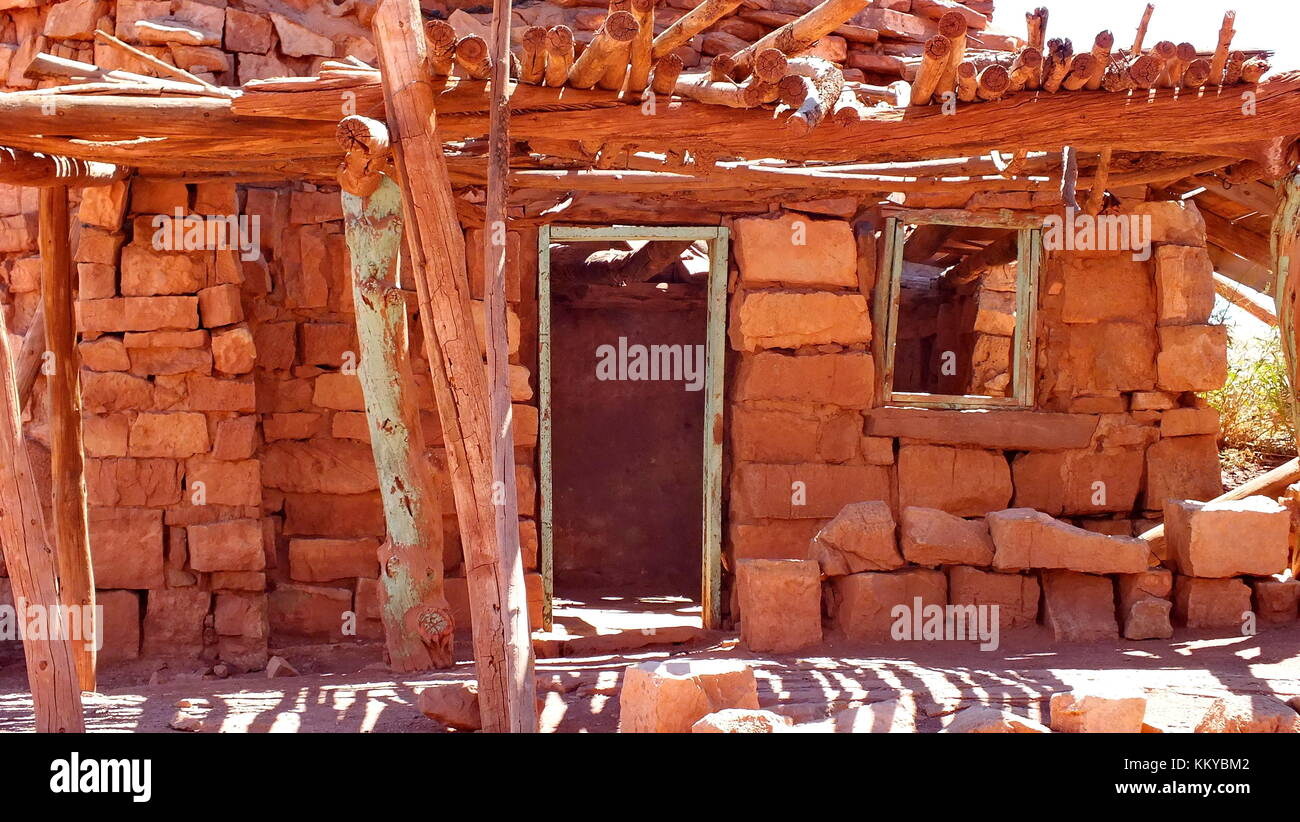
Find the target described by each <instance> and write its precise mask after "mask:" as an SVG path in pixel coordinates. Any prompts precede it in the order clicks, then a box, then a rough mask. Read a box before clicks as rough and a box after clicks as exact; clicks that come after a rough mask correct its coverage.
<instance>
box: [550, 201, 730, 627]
mask: <svg viewBox="0 0 1300 822" xmlns="http://www.w3.org/2000/svg"><path fill="white" fill-rule="evenodd" d="M730 238H731V231H730V229H728V228H726V227H724V226H643V225H614V226H608V227H593V226H563V225H543V226H540V227H539V229H538V232H537V318H538V347H539V352H538V363H537V371H538V375H537V383H538V404H539V406H540V407H539V412H540V414H539V416H540V418H541V421H540V428H539V432H538V433H539V438H538V461H539V466H540V472H539V473H540V476H539V477H538V481H537V489H538V492H539V493H540V495H541V510H540V518H539V522H538V542H539V546H538V552H539V554H540V556H539V557H538V563H539V564H540V566H541V572H542V589H543V594H544V600H543V607H542V614H543V618H542V624H543V628H544V629H545V630H550V628H551V625H552V619H553V610H552V600H553V598H554V595H555V557H554V541H553V537H554V533H553V527H554V518H553V515H554V512H553V509H552V503H553V498H552V494H551V490H552V477H553V473H552V463H551V242H552V241H568V242H581V241H584V240H586V241H592V240H646V241H651V242H653V241H657V240H703V241H704V242H705V243H706V244H707V245H708V249H709V284H708V298H707V310H708V331H707V334H708V337H707V342H706V344H705V366H704V389H705V396H704V466H703V468H704V522H703V523H702V527H703V540H702V551H701V553H702V556H701V574H700V589H701V590H700V605H701V612H702V618H703V624H704V627H705V628H708V629H716V628H720V627H721V626H722V449H723V436H722V426H723V423H722V413H723V412H722V409H723V375H724V372H725V367H726V337H727V255H728V251H729V246H730Z"/></svg>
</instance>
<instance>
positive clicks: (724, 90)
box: [673, 72, 778, 108]
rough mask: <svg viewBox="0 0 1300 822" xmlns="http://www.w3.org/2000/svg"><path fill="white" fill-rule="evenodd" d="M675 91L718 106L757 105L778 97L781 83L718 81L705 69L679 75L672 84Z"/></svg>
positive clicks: (682, 95) (745, 106) (750, 106)
mask: <svg viewBox="0 0 1300 822" xmlns="http://www.w3.org/2000/svg"><path fill="white" fill-rule="evenodd" d="M673 93H674V94H676V95H678V96H680V97H690V98H691V99H692V100H699V101H700V102H702V103H709V104H711V105H716V106H727V107H728V108H754V107H755V106H761V105H762V104H764V103H770V102H772V101H773V100H775V99H776V97H777V94H778V84H776V83H757V82H754V81H753V80H752V79H751V80H746V81H745V82H743V83H733V82H731V81H730V80H724V81H722V82H718V81H716V80H714V79H713V78H712V77H711V76H710V75H709V74H708V73H707V72H705V73H702V74H683V75H681V76H679V77H678V78H677V83H676V84H675V85H674V86H673Z"/></svg>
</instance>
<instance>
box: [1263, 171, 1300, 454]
mask: <svg viewBox="0 0 1300 822" xmlns="http://www.w3.org/2000/svg"><path fill="white" fill-rule="evenodd" d="M1277 194H1278V196H1277V211H1276V212H1275V213H1274V215H1273V230H1272V232H1271V234H1270V244H1271V246H1272V251H1273V272H1274V277H1275V280H1274V285H1273V299H1274V301H1275V303H1276V307H1277V327H1278V330H1279V332H1280V334H1279V336H1280V337H1281V342H1282V353H1283V355H1284V356H1285V357H1286V373H1287V399H1288V400H1289V405H1290V408H1291V428H1292V431H1293V432H1295V436H1296V441H1297V442H1300V416H1298V413H1300V388H1298V386H1300V373H1298V369H1300V362H1298V361H1297V359H1296V346H1297V341H1296V322H1295V315H1296V272H1295V271H1294V270H1292V269H1293V267H1295V266H1296V264H1297V256H1296V254H1295V241H1296V231H1297V230H1298V229H1300V172H1295V171H1293V172H1292V173H1291V174H1289V175H1287V177H1286V178H1285V179H1283V180H1282V181H1281V182H1280V183H1278V186H1277Z"/></svg>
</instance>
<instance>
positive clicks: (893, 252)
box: [872, 212, 1043, 410]
mask: <svg viewBox="0 0 1300 822" xmlns="http://www.w3.org/2000/svg"><path fill="white" fill-rule="evenodd" d="M1010 222H1011V224H1010V225H1008V219H1007V218H1006V216H1005V215H1004V216H1002V218H1001V219H990V220H989V221H988V222H987V223H982V222H980V221H979V220H977V219H976V220H972V219H971V217H970V215H969V214H966V213H964V212H962V213H960V214H957V213H955V214H954V215H953V216H952V217H950V218H946V217H945V216H944V215H943V214H942V213H941V212H926V213H924V214H917V215H908V214H906V213H903V212H896V213H895V214H893V215H892V216H890V217H888V218H887V219H886V220H885V225H884V228H883V229H882V231H881V239H882V240H883V244H884V250H883V253H882V254H881V257H880V260H881V272H882V274H883V276H882V277H880V278H879V281H878V282H877V283H876V289H875V294H874V301H873V304H872V324H873V326H874V328H875V329H876V332H877V333H876V339H878V340H883V342H882V343H881V344H877V345H873V347H872V350H873V351H875V352H876V357H875V361H876V375H877V377H876V399H877V403H878V404H880V405H886V406H905V407H919V408H952V409H966V408H975V409H977V408H988V409H993V408H998V409H1020V410H1030V409H1032V408H1033V407H1034V385H1035V379H1034V376H1035V368H1036V361H1037V352H1036V348H1037V333H1036V329H1037V310H1038V274H1039V268H1040V266H1041V264H1042V253H1043V236H1042V235H1043V232H1042V229H1041V228H1038V227H1036V226H1039V225H1041V222H1040V221H1039V220H1038V218H1037V217H1036V216H1034V215H1027V216H1026V217H1024V218H1023V219H1014V220H1011V221H1010ZM909 225H963V226H977V227H984V226H987V227H989V228H1014V229H1015V230H1016V231H1017V249H1016V329H1015V334H1014V336H1013V337H1012V346H1011V353H1012V358H1011V369H1012V370H1011V373H1012V391H1011V393H1010V394H1009V395H1008V396H1005V397H987V396H974V395H961V394H924V393H918V392H910V391H895V390H894V357H895V354H896V353H897V347H898V322H899V319H898V313H899V296H900V289H901V285H902V274H903V246H904V242H905V232H906V229H907V226H909ZM882 329H883V333H882Z"/></svg>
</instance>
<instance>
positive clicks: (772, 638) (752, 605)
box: [736, 559, 822, 653]
mask: <svg viewBox="0 0 1300 822" xmlns="http://www.w3.org/2000/svg"><path fill="white" fill-rule="evenodd" d="M736 586H737V598H738V600H739V603H740V641H741V643H742V644H744V646H745V647H746V648H748V649H750V650H751V651H770V652H774V653H786V652H788V651H794V650H798V649H799V648H805V647H808V646H810V645H816V644H818V643H820V642H821V640H822V621H821V577H820V574H819V573H818V570H817V563H816V562H814V561H812V560H803V559H742V560H740V561H739V562H738V563H737V571H736Z"/></svg>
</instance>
